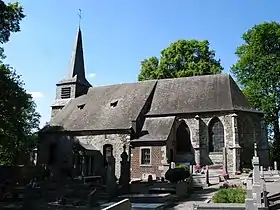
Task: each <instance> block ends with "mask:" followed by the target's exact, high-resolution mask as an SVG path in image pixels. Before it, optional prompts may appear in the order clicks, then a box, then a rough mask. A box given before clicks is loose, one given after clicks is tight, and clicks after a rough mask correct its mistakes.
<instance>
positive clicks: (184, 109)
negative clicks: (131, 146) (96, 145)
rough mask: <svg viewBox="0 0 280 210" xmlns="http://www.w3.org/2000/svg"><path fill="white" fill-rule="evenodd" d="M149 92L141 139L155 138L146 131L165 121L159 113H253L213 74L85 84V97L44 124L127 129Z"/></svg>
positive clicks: (224, 78) (228, 82)
mask: <svg viewBox="0 0 280 210" xmlns="http://www.w3.org/2000/svg"><path fill="white" fill-rule="evenodd" d="M153 90H154V91H153ZM152 94H153V95H152ZM150 95H151V96H152V97H151V98H152V102H151V107H150V110H149V112H148V114H146V116H148V117H153V118H147V119H146V121H145V124H144V128H143V129H146V127H147V129H148V131H149V136H146V137H147V138H153V137H155V135H154V134H152V132H155V131H156V130H157V129H160V128H159V127H158V126H159V125H162V126H163V125H164V123H165V122H167V121H168V120H166V119H165V118H162V117H163V116H176V115H178V114H188V113H201V112H220V111H235V110H240V111H250V112H257V111H256V110H254V109H252V108H251V107H250V105H249V103H248V101H247V99H246V97H245V95H244V94H243V93H242V92H241V90H240V89H239V88H238V86H237V84H236V83H235V82H234V80H233V79H232V78H231V77H230V76H229V75H227V74H218V75H208V76H195V77H186V78H175V79H163V80H158V81H153V80H150V81H144V82H136V83H127V84H117V85H108V86H101V87H91V88H89V91H88V93H87V94H86V95H83V96H81V97H78V98H75V99H72V100H71V101H70V102H69V103H68V104H67V105H66V106H65V107H64V108H63V109H62V110H61V111H60V112H59V113H58V114H57V115H56V116H55V117H54V118H53V119H52V120H51V122H50V124H51V126H62V127H63V128H64V130H65V131H94V130H97V131H100V130H116V129H117V130H118V129H119V130H121V129H130V128H131V126H132V123H131V122H132V121H134V120H136V119H137V118H138V116H139V115H140V112H141V110H142V109H143V107H144V105H145V104H146V103H147V100H148V98H149V96H150ZM259 113H261V112H259ZM154 117H161V118H158V119H157V118H154ZM168 119H169V118H168ZM170 120H171V118H170ZM170 122H171V121H170ZM162 123H163V124H162ZM168 125H169V124H168ZM153 126H155V127H153ZM163 127H164V126H163ZM152 130H154V131H152ZM165 136H166V135H165ZM146 137H145V138H146ZM156 138H158V134H157V136H156Z"/></svg>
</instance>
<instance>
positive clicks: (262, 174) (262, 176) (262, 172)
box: [261, 166, 264, 179]
mask: <svg viewBox="0 0 280 210" xmlns="http://www.w3.org/2000/svg"><path fill="white" fill-rule="evenodd" d="M261 179H264V171H263V166H261Z"/></svg>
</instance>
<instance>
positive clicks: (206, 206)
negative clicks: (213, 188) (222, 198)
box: [193, 203, 245, 210]
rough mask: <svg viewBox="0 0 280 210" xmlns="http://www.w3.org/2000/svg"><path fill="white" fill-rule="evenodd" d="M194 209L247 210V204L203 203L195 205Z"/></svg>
mask: <svg viewBox="0 0 280 210" xmlns="http://www.w3.org/2000/svg"><path fill="white" fill-rule="evenodd" d="M193 209H196V210H200V209H209V210H222V209H224V210H230V209H234V210H245V204H237V203H201V204H194V206H193Z"/></svg>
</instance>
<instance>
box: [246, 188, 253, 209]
mask: <svg viewBox="0 0 280 210" xmlns="http://www.w3.org/2000/svg"><path fill="white" fill-rule="evenodd" d="M245 207H246V210H254V200H253V194H252V189H247V196H246V199H245Z"/></svg>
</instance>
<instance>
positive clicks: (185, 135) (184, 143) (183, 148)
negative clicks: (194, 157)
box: [176, 121, 192, 153]
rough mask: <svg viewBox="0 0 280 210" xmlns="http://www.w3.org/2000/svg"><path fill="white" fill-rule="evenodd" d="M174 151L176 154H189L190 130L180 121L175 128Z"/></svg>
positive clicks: (190, 147)
mask: <svg viewBox="0 0 280 210" xmlns="http://www.w3.org/2000/svg"><path fill="white" fill-rule="evenodd" d="M176 145H177V146H176V151H177V152H184V153H186V152H191V149H192V143H191V136H190V130H189V127H188V126H187V124H186V123H185V122H184V121H182V122H181V123H180V125H179V126H178V128H177V132H176Z"/></svg>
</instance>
